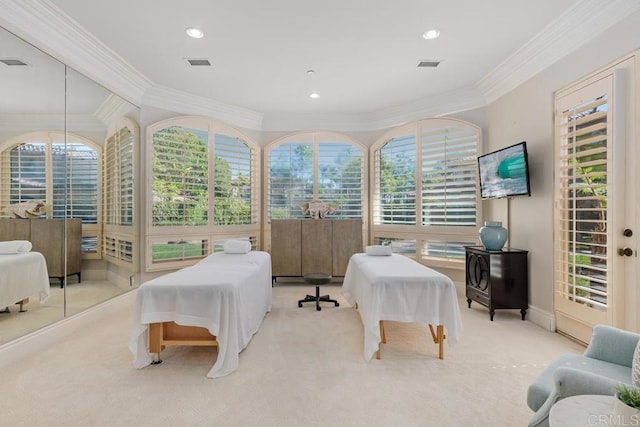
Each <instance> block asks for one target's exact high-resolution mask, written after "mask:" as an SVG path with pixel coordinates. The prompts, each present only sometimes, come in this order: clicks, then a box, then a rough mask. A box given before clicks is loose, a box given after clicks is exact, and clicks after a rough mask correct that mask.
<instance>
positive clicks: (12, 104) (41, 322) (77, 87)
mask: <svg viewBox="0 0 640 427" xmlns="http://www.w3.org/2000/svg"><path fill="white" fill-rule="evenodd" d="M0 61H2V62H0V90H1V91H2V94H3V96H2V97H0V241H9V240H28V241H30V242H31V244H32V250H31V252H34V253H40V254H42V258H44V261H43V262H44V263H45V265H46V269H47V273H46V275H48V276H49V277H48V278H46V279H45V281H46V286H45V285H43V284H42V283H43V281H42V280H39V281H38V280H35V279H33V280H32V279H30V280H25V278H24V276H23V277H21V281H20V282H21V286H22V288H18V289H19V292H15V291H14V290H15V289H16V288H15V287H12V285H11V283H8V281H7V280H6V279H7V274H5V273H6V271H7V269H6V267H4V265H2V266H0V268H1V269H2V274H0V305H2V307H0V310H3V309H4V308H5V307H7V308H8V309H9V311H10V312H9V313H2V314H0V344H2V343H4V342H7V341H9V340H12V339H14V338H17V337H19V336H21V335H24V334H25V333H28V332H31V331H34V330H36V329H38V328H41V327H42V326H45V325H48V324H50V323H52V322H55V321H57V320H60V319H62V318H63V317H64V316H65V315H66V316H70V315H73V314H76V313H78V312H80V311H82V310H85V309H86V308H88V307H91V306H94V305H96V304H98V303H100V302H103V301H105V300H107V299H109V298H111V297H113V296H115V295H118V294H120V293H122V292H125V291H128V290H130V289H131V288H132V287H133V284H134V283H135V282H136V281H134V280H133V277H134V274H135V273H136V271H137V268H136V266H137V254H136V248H137V240H136V238H137V229H136V221H135V212H134V202H135V198H134V197H135V194H134V186H133V183H134V174H135V158H136V157H135V156H136V155H137V151H136V150H137V149H138V141H139V133H138V128H137V126H136V125H135V119H136V118H137V109H136V108H135V106H133V105H131V104H130V103H128V102H126V101H124V100H122V99H121V98H119V97H118V96H116V95H114V94H112V93H111V92H109V91H108V90H106V89H105V88H103V87H102V86H100V85H98V84H96V83H95V82H93V81H91V80H89V79H88V78H86V77H84V76H83V75H81V74H79V73H77V72H76V71H74V70H72V69H70V68H69V67H65V65H64V64H62V63H60V62H58V61H56V60H55V59H53V58H51V57H50V56H48V55H46V54H44V53H43V52H41V51H39V50H37V49H36V48H34V47H33V46H31V45H29V44H28V43H26V42H24V41H23V40H21V39H19V38H17V37H15V36H14V35H12V34H11V33H9V32H7V31H6V30H4V29H1V28H0ZM20 63H24V64H26V65H10V64H20ZM39 201H42V202H43V203H44V208H42V207H40V208H38V209H39V210H38V209H36V211H33V208H34V206H39V205H38V202H39ZM18 203H22V205H19V206H16V204H18ZM11 207H12V208H13V209H11ZM29 210H31V212H32V213H29ZM34 212H35V213H34ZM40 213H42V214H41V215H38V214H40ZM16 216H26V217H28V218H26V219H18V218H10V217H16ZM20 233H22V234H20ZM1 245H2V243H0V252H2V250H1V249H2V247H1ZM65 252H66V254H67V256H66V257H65V256H64V254H65ZM10 258H11V257H10V256H5V255H0V262H3V261H8V263H9V265H10V264H11V263H12V262H13V261H11V260H10ZM23 271H24V267H23ZM27 282H29V283H32V282H33V283H39V285H38V286H40V288H36V287H35V286H36V285H35V284H34V285H33V286H32V287H34V288H33V289H31V287H27V286H25V283H27ZM25 287H26V288H27V289H25ZM25 292H26V293H28V295H22V294H23V293H25ZM47 294H48V295H47ZM5 300H6V301H5ZM14 300H15V301H14ZM27 300H28V302H27ZM41 300H42V302H41ZM18 302H23V304H22V305H20V304H16V303H18ZM21 308H23V309H24V310H26V311H23V312H21V311H20V310H21Z"/></svg>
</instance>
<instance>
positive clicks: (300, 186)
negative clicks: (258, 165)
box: [265, 132, 366, 220]
mask: <svg viewBox="0 0 640 427" xmlns="http://www.w3.org/2000/svg"><path fill="white" fill-rule="evenodd" d="M365 153H366V149H365V148H364V147H363V146H362V145H360V144H359V143H356V142H354V141H353V140H352V139H350V138H349V137H346V136H343V135H339V134H333V133H325V132H317V133H303V134H296V135H292V136H289V137H286V138H283V139H281V140H279V141H276V142H274V143H272V144H271V145H270V146H268V147H267V149H266V165H267V168H268V170H267V176H266V179H265V182H266V183H267V185H266V192H267V194H266V195H265V200H267V203H268V206H267V214H266V215H267V219H268V220H271V219H285V218H304V217H307V216H308V215H305V214H304V213H303V211H302V209H301V207H300V206H301V205H302V204H303V203H305V202H310V201H312V200H321V201H323V202H328V203H332V204H333V205H334V207H335V213H333V214H332V215H331V218H334V219H339V218H362V219H365V218H366V197H365V194H366V192H365V191H364V190H365V182H366V176H365V171H366V165H365V162H366V155H365Z"/></svg>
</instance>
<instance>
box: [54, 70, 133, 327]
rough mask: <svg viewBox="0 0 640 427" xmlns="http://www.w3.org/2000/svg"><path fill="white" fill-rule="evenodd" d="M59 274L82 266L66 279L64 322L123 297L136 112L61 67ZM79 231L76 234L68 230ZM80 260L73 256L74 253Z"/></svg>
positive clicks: (128, 271)
mask: <svg viewBox="0 0 640 427" xmlns="http://www.w3.org/2000/svg"><path fill="white" fill-rule="evenodd" d="M66 95H67V97H66V100H67V115H66V118H67V140H66V150H67V151H66V153H67V175H66V182H67V187H66V193H67V203H66V216H65V217H66V220H67V234H66V238H67V249H68V250H71V249H74V248H80V249H79V250H78V251H77V252H76V253H75V254H72V253H71V252H69V254H68V257H69V258H68V260H67V268H68V269H69V268H70V266H72V265H74V263H73V261H72V259H71V258H72V257H80V258H81V259H82V275H81V276H77V277H78V279H80V277H81V278H82V281H81V282H80V281H79V280H78V282H74V281H73V274H74V271H67V275H68V276H69V280H67V281H66V284H67V292H66V300H67V305H66V315H67V316H68V315H71V314H75V313H78V312H80V311H82V310H84V309H86V308H88V307H90V306H93V305H95V304H97V303H100V302H103V301H105V300H107V299H109V298H111V297H113V296H116V295H118V294H121V293H122V292H125V291H128V290H130V289H131V287H132V285H133V284H134V283H135V281H134V280H131V277H132V276H133V274H134V273H135V272H136V268H135V261H136V260H135V259H134V258H136V257H135V256H134V247H135V246H136V242H135V235H136V232H135V224H134V221H133V218H134V186H133V184H134V176H133V174H134V172H135V168H134V165H135V163H134V162H135V155H134V154H135V153H134V152H135V149H136V148H137V145H138V144H137V143H136V140H137V139H138V129H137V126H135V122H134V121H133V120H131V118H130V117H131V116H133V115H135V114H136V113H137V109H136V108H135V107H134V106H133V105H132V104H130V103H128V102H126V101H125V100H123V99H122V98H120V97H118V96H116V95H114V94H113V93H111V92H109V91H108V90H106V89H105V88H103V87H102V86H100V85H98V84H97V83H95V82H94V81H92V80H90V79H88V78H87V77H85V76H84V75H82V74H80V73H78V72H76V71H75V70H73V69H71V68H69V67H67V93H66ZM74 223H79V224H80V226H79V230H76V229H75V228H74V227H73V225H74ZM80 252H81V253H80Z"/></svg>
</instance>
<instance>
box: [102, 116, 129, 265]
mask: <svg viewBox="0 0 640 427" xmlns="http://www.w3.org/2000/svg"><path fill="white" fill-rule="evenodd" d="M134 140H135V136H134V133H133V132H132V130H131V129H130V128H129V125H124V126H121V127H119V128H118V129H116V130H115V131H114V132H113V133H112V134H111V135H109V137H108V138H107V140H106V142H105V147H104V179H103V187H104V190H103V193H104V214H103V215H104V231H103V237H102V245H103V251H102V253H103V256H104V258H105V259H106V260H108V261H110V262H113V263H116V264H124V265H127V266H129V267H132V264H133V262H134V260H133V258H134V246H135V244H134V241H135V237H134V236H135V234H134V233H135V231H134V229H133V202H134Z"/></svg>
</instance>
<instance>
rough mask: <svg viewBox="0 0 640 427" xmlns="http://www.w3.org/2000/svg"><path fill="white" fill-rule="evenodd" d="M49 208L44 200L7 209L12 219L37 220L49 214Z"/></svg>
mask: <svg viewBox="0 0 640 427" xmlns="http://www.w3.org/2000/svg"><path fill="white" fill-rule="evenodd" d="M47 208H48V206H47V205H46V204H45V203H44V202H43V201H42V200H30V201H28V202H22V203H14V204H13V205H9V206H7V207H6V208H5V210H4V211H5V212H6V214H7V215H9V217H10V218H22V219H27V218H37V217H39V216H40V215H44V214H45V213H46V212H47Z"/></svg>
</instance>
